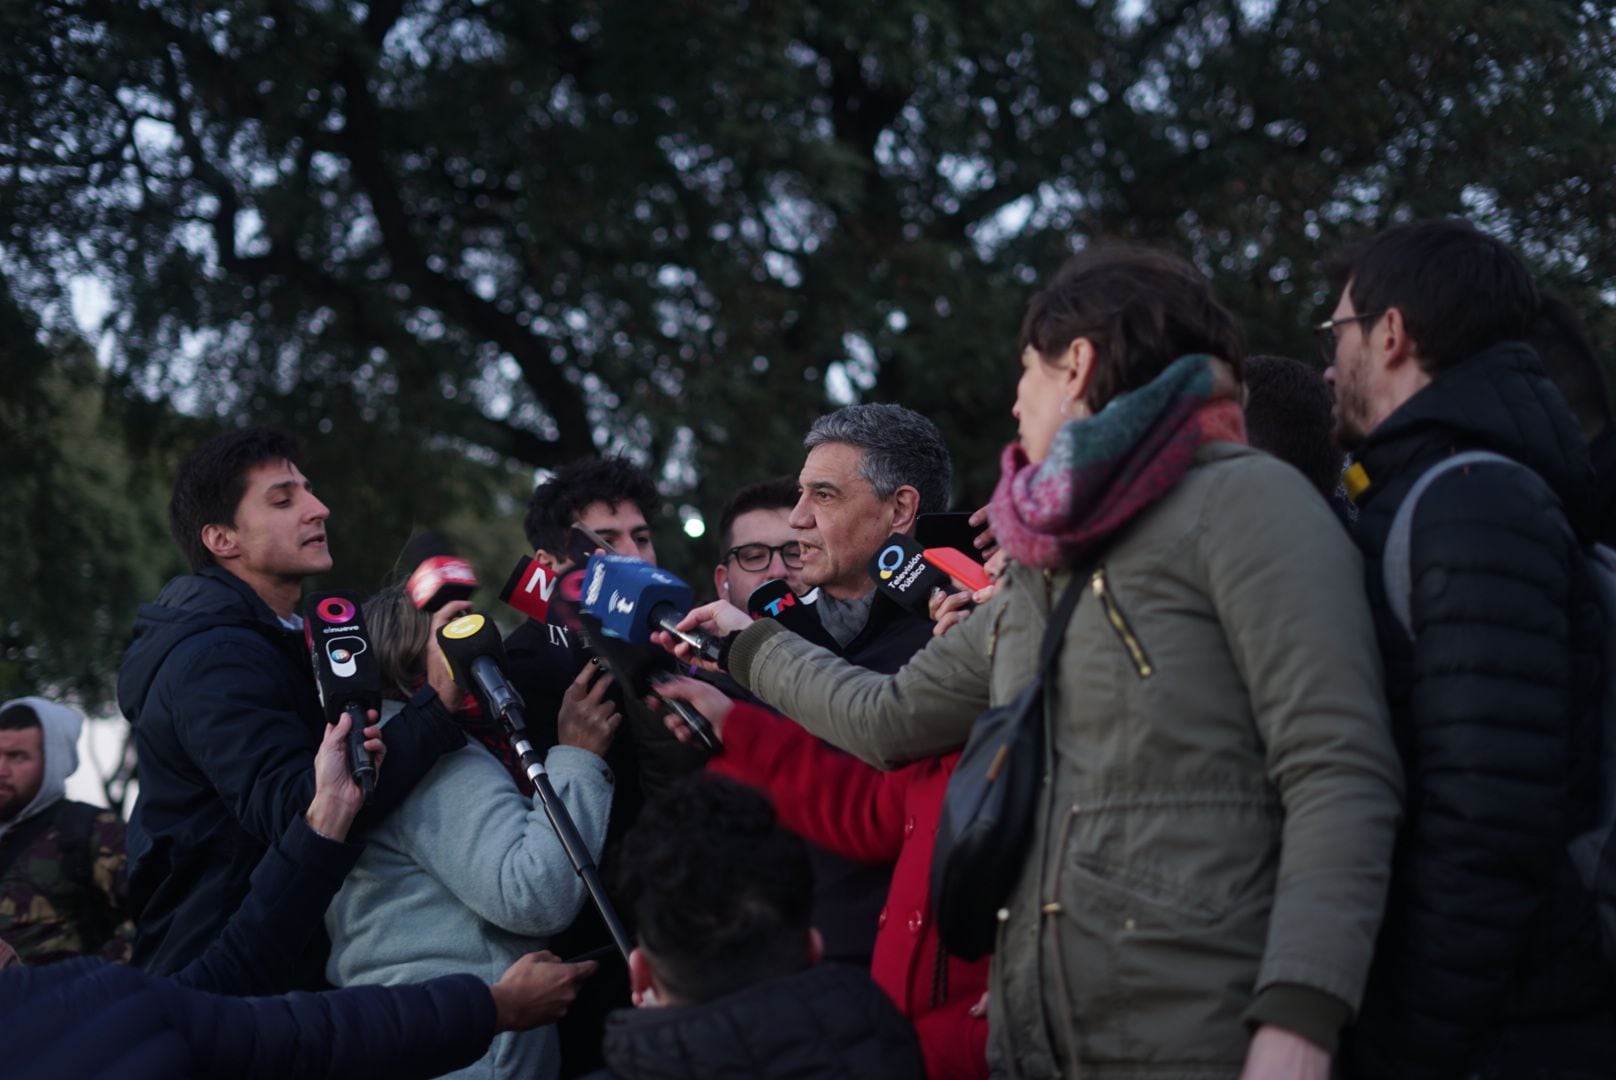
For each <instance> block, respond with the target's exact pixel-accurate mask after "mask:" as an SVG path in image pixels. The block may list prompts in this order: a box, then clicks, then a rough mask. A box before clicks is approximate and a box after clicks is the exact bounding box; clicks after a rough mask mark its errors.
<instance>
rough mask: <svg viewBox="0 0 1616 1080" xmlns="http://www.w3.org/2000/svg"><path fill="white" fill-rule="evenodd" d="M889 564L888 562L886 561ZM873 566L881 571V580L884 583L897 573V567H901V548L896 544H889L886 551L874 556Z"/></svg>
mask: <svg viewBox="0 0 1616 1080" xmlns="http://www.w3.org/2000/svg"><path fill="white" fill-rule="evenodd" d="M889 559H890V560H891V562H888V560H889ZM875 565H876V567H877V568H878V569H880V571H881V580H882V581H885V580H886V579H887V578H889V577H891V576H892V575H893V574H895V573H897V571H898V567H900V566H902V565H903V548H901V547H899V546H898V545H897V544H890V545H888V546H887V548H886V550H884V551H882V552H881V554H880V555H878V556H876V560H875Z"/></svg>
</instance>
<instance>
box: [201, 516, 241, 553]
mask: <svg viewBox="0 0 1616 1080" xmlns="http://www.w3.org/2000/svg"><path fill="white" fill-rule="evenodd" d="M202 546H203V547H205V548H207V549H208V554H209V555H212V556H213V557H214V558H215V559H234V558H235V557H236V556H238V555H240V554H241V547H240V545H239V544H238V543H237V542H236V530H235V527H234V526H231V525H218V524H212V525H204V526H202Z"/></svg>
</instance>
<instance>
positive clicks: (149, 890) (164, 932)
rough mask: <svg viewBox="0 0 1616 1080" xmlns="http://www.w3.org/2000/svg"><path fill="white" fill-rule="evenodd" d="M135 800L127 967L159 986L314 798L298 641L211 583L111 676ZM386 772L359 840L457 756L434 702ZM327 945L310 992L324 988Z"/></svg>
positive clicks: (213, 571)
mask: <svg viewBox="0 0 1616 1080" xmlns="http://www.w3.org/2000/svg"><path fill="white" fill-rule="evenodd" d="M118 704H119V706H120V707H121V708H122V709H123V713H124V716H125V717H127V718H128V719H129V721H130V723H131V724H133V725H134V734H135V747H136V751H137V753H138V755H139V760H140V798H139V800H138V801H137V802H136V804H135V809H134V813H133V814H132V815H131V820H130V824H129V835H128V851H129V904H130V910H131V911H132V912H133V913H134V916H135V925H136V939H135V950H134V963H135V964H136V965H137V966H139V967H141V968H143V969H144V970H146V971H149V972H153V973H156V974H168V973H171V972H174V971H177V970H179V969H180V968H181V967H184V966H185V964H187V963H188V962H190V961H191V960H194V959H195V958H196V957H198V956H200V955H201V953H202V950H203V949H204V948H206V947H207V944H208V942H209V941H210V940H212V939H213V938H214V937H215V936H217V935H218V933H219V930H220V928H221V927H222V926H223V925H224V922H225V920H226V919H227V918H228V917H229V916H230V913H231V912H233V911H235V910H236V908H237V907H238V906H240V904H241V901H242V898H243V897H244V896H245V895H246V894H247V883H248V878H249V877H250V875H251V874H252V871H253V867H255V866H257V865H258V860H259V859H260V858H262V857H263V855H264V852H265V850H266V849H267V848H268V847H269V845H270V844H271V843H273V842H274V840H275V838H276V837H278V836H280V835H281V833H282V832H284V831H285V830H286V827H287V825H288V824H289V823H290V822H291V821H292V820H293V819H294V818H296V817H298V816H299V815H301V814H302V813H303V811H304V809H305V808H306V807H307V806H308V804H309V800H310V799H311V798H312V797H313V795H314V773H313V770H312V768H311V765H312V763H313V760H314V751H315V748H316V747H317V746H318V744H319V739H320V730H321V726H322V725H323V724H324V722H325V721H324V718H323V715H322V713H321V710H320V705H319V697H318V692H317V690H316V688H315V684H314V674H313V667H312V664H311V663H310V660H309V653H308V649H307V647H306V645H305V643H304V638H303V633H302V631H294V630H288V629H286V628H285V627H284V626H282V625H281V623H280V621H279V620H278V619H277V618H276V617H275V614H274V612H272V611H271V610H270V608H269V606H268V605H267V604H265V603H264V601H263V600H262V599H261V598H260V597H259V596H258V595H257V594H256V593H254V592H253V591H252V589H251V588H250V587H249V586H248V585H247V584H246V583H245V582H243V581H241V580H240V579H238V578H236V577H235V576H234V575H232V574H229V573H227V572H225V571H224V570H221V569H219V568H217V567H208V568H207V569H204V570H202V571H201V572H199V573H196V574H187V575H184V576H182V577H178V578H175V579H174V580H173V581H170V582H169V583H168V584H167V585H166V586H164V588H163V590H162V592H161V593H159V594H158V597H157V602H156V603H154V604H143V605H141V608H140V612H139V614H138V615H137V616H136V618H135V634H134V642H133V644H131V645H130V647H129V651H128V652H127V653H126V654H125V655H124V660H123V666H122V667H121V668H120V670H119V672H118ZM386 738H387V760H386V762H385V764H384V766H383V768H382V770H381V775H380V777H379V779H378V782H377V786H376V790H375V793H374V794H373V796H372V797H371V800H370V802H369V804H368V805H367V806H366V807H365V809H364V811H363V812H362V813H361V814H360V817H359V821H358V822H357V823H356V825H355V828H357V829H363V828H364V827H365V826H366V825H367V824H369V823H371V822H373V821H378V820H380V819H381V818H382V817H383V816H385V815H386V814H387V813H388V812H389V811H390V810H392V808H393V807H395V806H397V805H398V803H399V802H400V801H402V800H403V798H404V796H405V795H406V794H408V792H409V790H410V789H411V788H412V787H414V786H415V783H416V781H418V780H419V779H420V778H421V777H422V776H424V775H425V774H426V772H427V770H428V769H430V768H431V767H432V765H433V764H434V763H435V762H436V761H437V759H438V758H439V757H440V756H441V755H442V754H444V753H446V752H448V751H450V750H454V749H455V748H457V747H459V746H461V745H463V744H464V742H465V737H464V735H463V734H462V733H461V731H460V729H459V728H458V727H456V726H455V724H454V723H453V722H452V721H451V720H450V718H449V714H448V713H447V711H446V710H445V709H444V708H443V706H442V704H441V703H440V702H439V701H438V700H437V698H436V695H435V694H433V692H432V691H431V689H430V688H428V689H424V690H423V691H422V692H421V693H420V694H418V695H416V697H415V699H414V700H413V701H411V703H410V705H409V706H408V707H406V709H405V711H404V713H403V714H402V715H401V716H400V717H399V719H397V720H395V721H393V722H392V723H391V724H389V725H388V727H387V736H386ZM324 953H325V942H324V938H323V935H322V936H321V937H320V938H319V939H318V940H317V941H316V942H315V943H314V944H313V945H311V947H310V949H309V951H308V955H307V956H306V957H305V958H304V961H305V968H304V970H305V974H306V978H305V979H304V980H303V985H304V986H309V987H313V986H320V985H323V984H324V979H323V967H324Z"/></svg>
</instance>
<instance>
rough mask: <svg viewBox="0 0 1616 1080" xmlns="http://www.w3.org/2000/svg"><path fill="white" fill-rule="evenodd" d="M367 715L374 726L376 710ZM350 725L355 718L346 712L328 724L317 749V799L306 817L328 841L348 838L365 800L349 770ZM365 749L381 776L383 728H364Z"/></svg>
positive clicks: (384, 746)
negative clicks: (350, 828)
mask: <svg viewBox="0 0 1616 1080" xmlns="http://www.w3.org/2000/svg"><path fill="white" fill-rule="evenodd" d="M365 718H366V719H367V720H369V721H370V722H371V723H372V725H374V723H375V721H376V710H375V709H371V710H370V711H369V712H367V713H366V715H365ZM351 726H353V721H352V720H351V719H350V718H349V716H348V714H347V713H343V714H342V719H340V720H338V721H337V722H336V723H335V724H327V725H326V729H325V735H324V737H323V738H321V739H320V748H319V749H318V750H316V751H315V752H314V801H312V802H310V803H309V809H308V812H307V813H305V814H304V815H303V819H304V820H305V821H307V822H308V823H309V828H311V829H313V830H314V831H315V832H317V833H319V834H320V835H321V836H323V837H325V838H327V839H328V840H346V839H347V838H348V829H349V827H350V826H352V825H353V819H354V817H355V815H357V814H358V813H359V808H360V807H361V806H363V805H364V801H365V797H364V795H363V794H362V793H361V792H360V790H359V785H358V784H356V783H354V781H353V774H352V773H351V772H349V771H348V729H349V728H350V727H351ZM365 749H366V750H368V751H369V752H370V756H371V758H372V759H373V760H374V761H375V762H376V775H377V776H380V775H381V771H382V759H383V758H385V757H386V756H387V744H386V743H384V742H382V729H381V728H379V727H375V726H371V727H367V728H365Z"/></svg>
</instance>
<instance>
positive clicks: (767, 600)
mask: <svg viewBox="0 0 1616 1080" xmlns="http://www.w3.org/2000/svg"><path fill="white" fill-rule="evenodd" d="M746 610H747V612H748V613H750V614H751V616H752V618H754V619H773V620H774V621H775V622H777V623H779V624H780V625H781V626H783V627H785V628H786V629H787V630H790V631H791V632H792V633H793V634H796V635H797V636H798V637H800V638H802V639H803V640H804V641H808V642H812V643H813V644H815V645H818V646H819V647H820V648H823V649H829V650H831V651H832V652H840V651H841V646H839V645H837V644H836V639H835V638H833V637H831V636H830V631H828V630H826V629H825V624H824V623H822V622H820V621H819V613H818V612H817V611H815V610H814V609H813V606H812V605H811V604H809V603H807V602H806V601H804V600H803V598H802V597H800V596H798V595H797V594H796V593H794V592H792V591H791V586H789V585H787V584H786V583H785V581H784V580H783V579H781V578H770V579H769V580H768V581H765V582H764V583H763V584H761V585H759V586H758V587H757V588H755V589H753V590H752V595H751V596H748V597H747V598H746Z"/></svg>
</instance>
